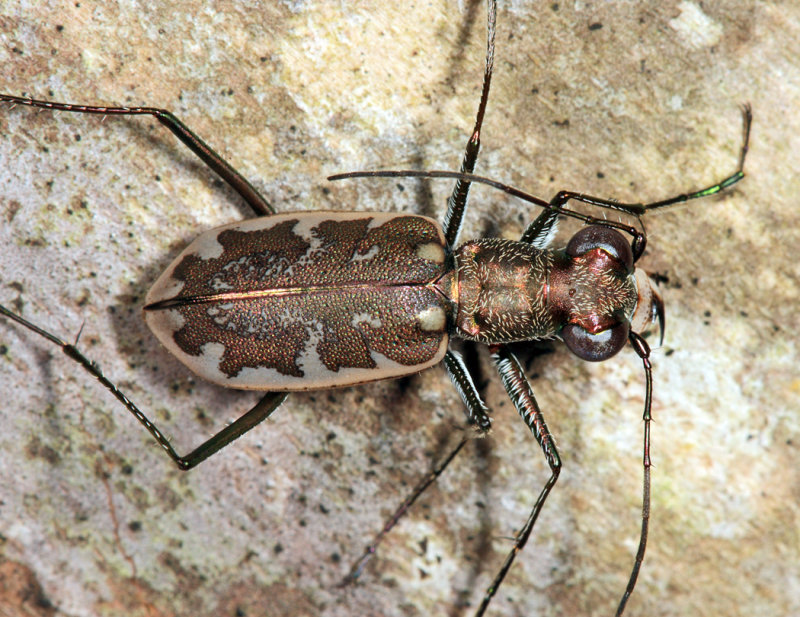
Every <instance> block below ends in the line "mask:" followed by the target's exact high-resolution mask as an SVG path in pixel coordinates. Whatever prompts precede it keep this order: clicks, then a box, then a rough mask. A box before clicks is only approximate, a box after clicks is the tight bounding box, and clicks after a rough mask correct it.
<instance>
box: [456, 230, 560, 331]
mask: <svg viewBox="0 0 800 617" xmlns="http://www.w3.org/2000/svg"><path fill="white" fill-rule="evenodd" d="M455 262H456V275H457V282H456V286H457V287H456V289H457V291H456V293H457V298H455V299H456V300H457V302H458V313H457V316H456V324H455V325H456V332H455V334H456V336H460V337H462V338H466V339H469V340H474V341H480V342H483V343H508V342H513V341H524V340H532V339H540V338H546V337H548V336H552V335H553V334H555V328H556V324H555V322H554V320H553V318H552V316H551V315H550V313H549V312H548V311H547V307H546V302H547V290H546V288H547V273H548V272H549V270H550V267H551V262H552V251H543V250H539V249H536V248H534V247H533V246H531V245H530V244H527V243H523V242H515V241H512V240H503V239H500V238H487V239H482V240H471V241H469V242H466V243H464V244H463V245H461V246H460V247H459V248H458V249H457V250H456V253H455Z"/></svg>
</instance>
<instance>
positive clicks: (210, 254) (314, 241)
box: [145, 211, 444, 304]
mask: <svg viewBox="0 0 800 617" xmlns="http://www.w3.org/2000/svg"><path fill="white" fill-rule="evenodd" d="M406 216H414V217H416V218H420V219H424V220H426V221H428V222H429V223H430V224H431V226H432V228H433V229H435V230H436V231H437V235H438V241H439V242H440V243H442V244H444V235H443V234H442V231H441V228H440V227H439V224H438V223H437V222H436V221H434V220H433V219H431V218H428V217H425V216H419V215H408V214H398V213H392V212H328V211H318V212H285V213H283V214H274V215H271V216H262V217H259V218H254V219H248V220H246V221H239V222H237V223H230V224H228V225H223V226H221V227H216V228H214V229H210V230H208V231H206V232H204V233H202V234H201V235H200V236H198V237H197V238H196V239H195V240H194V241H193V242H192V243H191V244H189V246H187V247H186V248H185V249H184V250H183V251H182V252H181V254H180V255H178V257H177V258H176V259H175V261H173V262H172V264H170V266H169V267H168V268H167V269H166V271H165V272H164V273H163V274H162V275H161V276H160V277H159V278H158V280H157V281H156V282H155V284H154V285H153V287H152V288H151V289H150V292H149V293H148V294H147V298H146V300H145V303H146V304H153V303H155V302H159V301H162V300H168V299H170V298H174V297H175V296H177V295H178V294H179V293H180V291H181V289H182V288H183V286H184V284H183V282H181V281H177V280H175V279H174V278H172V273H173V272H174V271H175V268H176V267H177V265H178V264H180V263H181V262H182V261H183V259H184V258H185V257H186V256H187V255H196V256H197V257H198V258H200V259H216V258H219V257H220V256H221V255H222V252H223V247H222V245H221V244H220V243H219V241H218V237H219V235H220V234H221V233H222V232H224V231H227V230H236V231H241V232H250V231H262V230H265V229H271V228H272V227H274V226H275V225H278V224H280V223H283V222H285V221H288V220H295V221H297V222H296V224H295V225H294V228H293V232H294V233H295V234H297V235H299V236H301V237H302V238H304V239H305V240H306V242H308V243H309V245H310V246H309V249H308V251H307V252H306V254H305V255H304V256H302V257H301V258H300V260H299V261H298V262H297V264H296V265H301V264H306V263H308V261H309V259H310V257H311V255H312V254H313V253H314V252H315V251H318V250H321V248H320V246H321V245H320V240H319V239H318V238H314V237H313V236H312V235H311V230H312V229H313V228H314V227H316V226H318V225H319V224H320V223H321V222H323V221H357V220H361V219H371V220H370V223H369V225H368V226H367V229H374V228H376V227H379V226H380V225H383V224H384V223H386V222H388V221H391V220H393V219H396V218H398V217H406ZM429 244H430V245H432V246H435V245H436V242H431V243H429ZM422 246H428V243H426V244H425V245H422ZM423 250H424V251H426V252H427V251H429V249H427V248H426V249H423ZM430 250H433V249H430ZM438 251H441V253H442V255H443V250H442V249H441V247H438ZM370 255H371V251H370V254H369V255H367V256H361V257H360V258H361V259H366V258H368V257H369V256H370ZM442 258H443V257H442ZM292 265H293V264H291V263H289V262H288V261H287V260H286V259H283V258H279V259H276V263H275V264H274V268H275V270H274V272H278V273H280V274H283V275H285V276H290V275H291V273H292ZM227 267H230V268H233V267H247V268H251V266H250V265H249V264H248V263H247V259H246V258H243V259H241V260H238V262H236V263H231V264H229V265H228V266H227ZM250 271H251V272H252V270H250ZM271 274H272V272H270V273H269V274H268V275H271ZM211 285H212V286H214V287H215V289H216V291H217V293H225V292H227V291H231V290H230V289H229V285H228V284H226V283H224V282H223V281H221V280H219V279H216V280H214V281H213V282H211Z"/></svg>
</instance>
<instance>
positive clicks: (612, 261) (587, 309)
mask: <svg viewBox="0 0 800 617" xmlns="http://www.w3.org/2000/svg"><path fill="white" fill-rule="evenodd" d="M494 15H495V7H494V3H493V2H490V3H489V27H488V31H489V36H488V40H489V43H488V48H487V62H486V71H485V76H484V85H483V91H482V94H481V103H480V106H479V112H478V116H477V119H476V124H475V129H474V131H473V135H472V137H471V138H470V140H469V142H468V145H467V149H466V153H465V156H464V163H463V165H462V171H461V172H458V173H454V172H438V173H426V174H425V175H427V176H429V177H437V176H438V177H451V178H455V179H456V180H457V181H458V182H457V185H456V188H455V189H454V191H453V195H452V196H451V199H450V201H449V204H448V210H447V213H446V215H445V218H444V221H445V222H444V225H443V226H442V227H439V225H438V224H437V223H436V222H435V221H433V220H432V219H429V218H426V217H421V216H416V215H399V214H382V213H341V212H337V213H285V214H276V213H275V212H274V211H273V209H272V207H271V206H270V205H269V204H268V203H267V202H266V201H265V200H264V199H263V198H262V197H261V196H260V195H259V193H258V192H257V191H256V189H254V188H253V187H252V185H250V183H249V182H248V181H247V180H246V179H245V178H244V177H243V176H241V175H240V174H239V173H238V172H236V171H235V170H234V169H233V168H232V167H230V165H229V164H228V163H227V162H225V161H224V160H223V159H222V158H221V157H219V155H217V154H216V153H215V152H214V151H213V150H211V148H210V147H208V146H207V145H206V144H205V143H204V142H203V141H202V140H201V139H200V138H199V137H198V136H197V135H195V134H194V133H193V132H192V131H191V130H190V129H188V127H186V126H185V125H184V124H183V123H182V122H181V121H180V120H179V119H178V118H177V117H175V116H174V115H173V114H172V113H171V112H168V111H166V110H161V109H154V108H122V107H119V108H110V107H92V106H80V105H71V104H59V103H52V102H48V101H41V100H32V99H23V98H20V97H14V96H9V95H2V96H0V100H3V101H6V102H11V103H17V104H24V105H30V106H34V107H41V108H48V109H53V110H62V111H73V112H84V113H95V114H102V115H150V116H153V117H155V118H156V119H157V120H158V121H159V122H161V123H162V124H163V125H165V126H166V127H167V128H169V129H170V130H171V131H172V132H173V133H174V134H175V135H176V136H177V137H178V138H179V139H180V140H181V141H183V142H184V143H185V144H186V145H187V146H188V147H189V148H190V149H191V150H192V152H194V153H195V154H196V155H197V156H199V157H200V159H201V160H203V161H204V162H205V163H206V164H207V165H209V167H211V168H212V169H214V171H216V172H217V173H218V174H219V175H220V176H221V177H222V178H223V179H224V180H225V181H226V182H227V183H228V184H229V185H230V186H231V187H232V188H233V189H234V190H235V191H236V192H237V193H238V194H239V195H241V196H242V197H243V198H244V199H245V201H246V202H247V203H248V204H249V205H250V206H251V207H252V208H253V210H254V211H255V212H256V213H257V214H259V215H262V216H261V217H260V218H256V219H251V220H249V221H245V222H241V223H234V224H231V225H226V226H224V227H221V228H217V229H214V230H210V231H208V232H206V233H204V234H202V235H201V236H200V237H199V238H198V239H197V240H195V241H194V242H193V243H191V244H190V245H189V246H188V247H187V248H186V249H185V250H184V252H183V253H181V254H180V255H179V256H178V258H176V260H175V261H174V262H173V264H172V265H171V266H170V267H169V268H168V269H167V270H166V271H165V272H164V274H163V275H162V276H161V277H160V278H159V279H158V280H157V282H156V283H155V284H154V286H153V288H152V289H151V291H150V293H149V294H148V296H147V299H146V300H145V307H144V310H145V316H146V320H147V323H148V325H149V326H150V327H151V329H152V330H153V332H154V333H155V335H156V336H157V337H158V338H159V339H160V340H161V342H162V343H163V344H164V345H165V346H166V347H167V348H168V349H170V351H172V352H173V353H174V354H175V355H176V356H177V357H178V359H179V360H181V361H182V362H183V363H184V364H186V365H187V366H188V367H189V368H190V369H191V370H193V371H194V372H196V373H197V374H198V375H200V376H202V377H205V378H207V379H209V380H210V381H213V382H215V383H218V384H221V385H224V386H228V387H235V388H242V389H255V390H264V391H267V394H265V395H264V397H263V398H262V399H261V401H260V402H259V403H258V404H257V405H256V406H255V407H254V408H253V409H252V410H250V411H249V412H247V413H246V414H245V415H243V416H242V417H241V418H239V419H238V420H237V421H236V422H234V423H233V424H231V425H230V426H228V427H226V428H225V429H223V430H222V431H220V432H219V433H218V434H217V435H215V436H214V437H212V438H211V439H210V440H208V441H207V442H205V443H203V444H201V445H200V446H199V447H198V448H196V449H195V450H193V451H192V452H191V453H189V454H188V455H186V456H180V455H178V454H177V452H175V450H174V449H173V448H172V445H171V444H170V442H169V440H167V439H166V437H164V435H163V434H162V433H161V432H160V431H159V430H158V428H157V427H155V426H154V425H153V424H152V422H151V421H150V420H149V419H148V418H147V417H146V416H145V415H144V414H143V413H142V412H141V411H140V410H139V409H138V408H137V407H136V406H135V405H134V404H133V403H132V402H131V401H130V400H129V399H128V398H127V397H126V396H125V395H124V394H123V393H122V392H121V391H120V390H119V389H118V388H117V387H116V386H115V385H114V384H113V383H112V382H111V381H109V380H108V379H107V378H106V377H105V376H104V375H103V374H102V373H101V372H100V371H99V369H98V368H97V367H96V365H94V364H93V363H92V362H91V361H90V360H89V359H88V358H87V357H86V356H84V355H83V354H82V353H81V352H80V351H79V350H78V349H77V347H76V346H75V345H72V344H68V343H65V342H63V341H61V340H60V339H59V338H58V337H55V336H54V335H52V334H51V333H49V332H47V331H45V330H43V329H41V328H39V327H38V326H36V325H34V324H32V323H31V322H29V321H27V320H25V319H24V318H22V317H21V316H20V315H17V314H16V313H14V312H12V311H10V310H9V309H7V308H5V307H0V312H1V313H2V314H4V315H5V316H6V317H8V318H10V319H12V320H14V321H16V322H17V323H19V324H21V325H23V326H25V327H27V328H29V329H30V330H32V331H34V332H36V333H37V334H39V335H41V336H43V337H45V338H46V339H48V340H50V341H51V342H53V343H54V344H56V345H59V346H60V347H61V348H62V349H63V351H64V352H65V353H66V354H67V355H68V356H69V357H70V358H72V359H73V360H75V361H77V362H78V363H80V364H81V365H82V366H83V367H84V368H85V369H86V370H87V371H88V372H89V373H91V374H92V375H94V376H95V377H96V378H97V379H98V380H100V381H101V383H103V385H104V386H105V387H107V388H108V389H109V390H110V391H111V392H112V393H113V394H114V395H115V396H116V397H117V398H118V399H119V400H120V401H121V402H122V403H123V404H124V405H125V406H126V407H127V408H128V409H129V410H130V411H131V413H133V414H134V415H135V417H136V418H137V419H138V420H139V421H140V422H141V423H142V424H143V425H144V426H145V427H146V428H147V429H148V431H150V433H151V434H152V435H153V436H154V437H155V439H156V440H157V441H158V442H159V444H160V445H161V446H162V447H163V448H164V450H165V451H166V452H167V453H168V455H169V456H170V457H171V458H172V459H173V460H174V461H175V462H176V464H178V466H179V467H180V468H181V469H190V468H192V467H194V466H196V465H197V464H199V463H200V462H202V461H203V460H205V459H206V458H208V457H209V456H211V455H212V454H213V453H214V452H216V451H218V450H219V449H220V448H222V447H224V446H225V445H227V444H228V443H230V442H231V441H233V440H234V439H236V438H237V437H238V436H240V435H241V434H243V433H244V432H246V431H247V430H249V429H250V428H252V427H253V426H255V425H256V424H258V423H259V422H261V421H262V420H263V419H264V418H266V417H267V416H269V414H270V413H272V411H274V410H275V409H276V408H277V407H278V406H279V405H280V403H281V402H282V401H283V400H284V399H285V397H286V394H285V393H286V392H288V391H294V390H309V389H320V388H330V387H340V386H348V385H354V384H357V383H364V382H367V381H373V380H377V379H386V378H391V377H397V376H402V375H407V374H411V373H415V372H418V371H420V370H423V369H425V368H427V367H429V366H432V365H434V364H436V363H438V362H441V361H444V363H445V366H446V368H447V370H448V373H449V374H450V376H451V378H452V380H453V382H454V383H455V384H456V386H457V388H458V390H459V392H460V394H461V396H462V398H463V399H464V402H465V406H466V410H467V422H468V424H469V425H470V426H472V427H473V428H474V430H475V433H477V434H479V435H483V434H486V433H487V432H488V431H489V429H490V426H491V422H490V419H489V415H488V409H487V407H486V406H485V404H484V403H483V401H482V399H481V396H480V393H479V391H478V388H477V387H476V386H475V384H474V381H473V380H472V378H471V376H470V374H469V371H468V370H467V368H466V366H465V365H464V363H463V361H462V360H461V359H460V357H459V356H458V354H457V353H455V352H453V351H451V350H449V349H448V339H449V337H451V336H455V337H460V338H464V339H467V340H474V341H478V342H482V343H487V344H489V345H490V347H491V350H492V354H493V358H494V360H495V362H496V364H497V367H498V370H499V372H500V376H501V379H502V381H503V384H504V386H505V388H506V390H507V392H508V394H509V397H510V399H511V400H512V402H513V403H514V405H515V407H516V408H517V410H518V411H519V413H520V415H521V416H522V417H523V420H524V421H525V422H526V424H527V425H528V427H529V428H530V429H531V430H532V432H533V433H534V436H535V438H536V439H537V441H538V443H539V445H540V446H541V448H542V450H543V452H544V454H545V456H546V458H547V462H548V464H549V466H550V469H551V476H550V478H549V480H548V482H547V483H546V485H545V486H544V488H543V489H542V492H541V493H540V496H539V498H538V500H537V502H536V504H535V506H534V508H533V510H532V512H531V515H530V517H529V519H528V522H527V523H526V525H525V527H523V529H522V531H521V532H520V533H519V534H518V535H517V538H516V540H515V546H514V548H513V550H512V551H511V552H510V553H509V556H508V558H507V560H506V562H505V564H504V565H503V567H502V568H501V570H500V571H499V573H498V575H497V577H496V578H495V580H494V581H493V583H492V584H491V585H490V587H489V589H488V590H487V592H486V594H485V596H484V599H483V602H482V604H481V606H480V607H479V609H478V614H483V612H484V611H485V610H486V608H487V606H488V604H489V602H490V601H491V598H492V597H493V595H494V594H495V593H496V591H497V588H498V587H499V585H500V583H501V582H502V580H503V578H504V576H505V574H506V572H507V571H508V569H509V568H510V566H511V563H512V562H513V559H514V557H515V556H516V554H517V553H518V552H519V550H520V549H522V547H523V546H524V545H525V543H526V541H527V539H528V537H529V535H530V533H531V531H532V529H533V525H534V523H535V521H536V518H537V516H538V514H539V512H540V510H541V508H542V506H543V505H544V503H545V501H546V499H547V496H548V495H549V493H550V491H551V489H552V488H553V486H554V485H555V483H556V481H557V479H558V474H559V471H560V468H561V462H560V459H559V456H558V452H557V449H556V447H555V444H554V443H553V440H552V437H551V436H550V434H549V432H548V430H547V427H546V424H545V423H544V418H543V416H542V414H541V412H540V411H539V409H538V406H537V404H536V400H535V397H534V396H533V392H532V390H531V388H530V386H529V384H528V382H527V379H526V377H525V375H524V372H523V371H522V369H521V367H520V366H519V363H518V362H517V361H516V358H515V357H514V355H513V354H512V353H511V352H510V351H509V349H508V348H507V346H506V345H507V344H508V343H511V342H514V341H519V340H536V339H542V338H550V337H556V336H558V337H560V338H562V339H563V340H564V341H565V343H566V344H567V346H568V347H569V348H570V350H571V351H573V352H574V353H575V354H576V355H578V356H579V357H581V358H583V359H585V360H591V361H601V360H605V359H608V358H610V357H612V356H613V355H615V354H616V353H617V352H619V351H620V350H621V349H622V347H623V346H624V345H625V344H626V343H627V342H630V343H631V344H632V346H633V348H634V350H635V351H636V353H637V354H638V355H639V356H640V357H641V358H642V361H643V366H644V369H645V375H646V383H647V396H646V401H645V410H644V418H645V421H646V422H645V446H644V467H645V508H644V516H643V528H642V541H641V543H640V550H639V555H637V560H636V562H635V565H634V570H633V573H632V575H631V579H630V583H629V586H628V589H627V590H626V592H625V595H624V596H623V600H622V601H621V604H620V608H619V610H618V614H621V613H622V611H623V610H624V606H625V602H626V600H627V597H628V596H629V595H630V592H631V591H632V589H633V586H634V584H635V581H636V576H637V574H638V568H639V566H640V565H641V559H642V557H643V552H644V546H645V542H646V535H647V511H648V507H649V506H648V502H647V497H648V491H649V446H648V435H649V423H648V422H649V408H650V392H651V372H650V364H649V348H648V346H647V343H646V342H645V341H644V339H643V338H642V337H641V336H640V335H639V332H640V331H642V330H643V329H644V328H645V327H646V326H647V325H648V323H649V322H651V321H653V319H654V318H655V319H659V318H660V319H661V320H662V332H663V308H662V306H661V303H660V300H659V299H658V294H657V291H656V290H655V288H654V287H653V286H652V285H651V284H650V281H649V278H648V277H647V275H646V274H645V273H644V272H643V271H642V270H641V269H637V268H635V263H636V262H637V261H638V259H639V258H640V257H641V255H642V254H643V252H644V248H645V242H646V236H645V234H644V232H643V231H640V230H638V229H637V228H636V227H634V226H630V225H627V224H623V223H617V222H613V221H605V220H599V219H595V218H592V217H588V216H585V215H582V214H580V213H578V212H574V211H572V210H569V209H567V208H566V205H567V203H568V202H570V201H573V200H576V201H579V202H585V203H589V204H593V205H596V206H600V207H604V208H610V209H615V210H620V211H623V212H627V213H630V214H633V215H636V216H639V215H642V214H644V213H645V212H646V211H648V210H652V209H656V208H661V207H665V206H669V205H672V204H675V203H679V202H683V201H687V200H689V199H695V198H700V197H704V196H707V195H709V194H713V193H716V192H718V191H720V190H722V189H724V188H727V187H729V186H731V185H732V184H734V183H735V182H738V181H739V180H740V179H741V178H742V177H743V175H744V174H743V165H744V155H745V153H746V150H747V137H745V145H744V146H743V148H742V155H741V157H740V162H739V166H738V168H737V170H736V171H735V172H734V173H733V174H732V175H730V176H728V177H727V178H725V179H723V180H722V181H720V182H717V183H715V184H713V185H712V186H710V187H708V188H705V189H702V190H700V191H695V192H692V193H689V194H686V195H680V196H677V197H673V198H670V199H667V200H662V201H659V202H654V203H651V204H645V205H641V204H619V203H616V202H613V201H609V200H603V199H598V198H595V197H591V196H586V195H581V194H578V193H573V192H566V191H564V192H560V193H558V195H556V197H555V198H553V199H552V200H550V201H549V202H547V201H543V200H538V199H536V198H534V197H532V196H529V195H526V194H524V193H522V192H521V191H517V190H516V189H512V188H510V187H506V186H504V185H499V183H493V182H492V181H488V180H487V179H485V178H481V177H479V176H474V175H472V173H471V172H472V171H473V169H474V166H475V162H476V160H477V155H478V151H479V148H480V131H481V125H482V120H483V114H484V112H485V108H486V102H487V100H488V92H489V86H490V79H491V74H492V61H493V48H494V45H493V40H494ZM749 126H750V113H749V110H746V112H745V133H746V135H747V134H749ZM353 175H357V174H353ZM374 175H378V174H374ZM396 175H403V176H410V175H415V174H414V173H412V172H397V174H396ZM472 182H482V183H486V184H494V185H496V186H500V188H503V189H504V190H506V191H507V192H509V193H511V194H514V195H516V196H518V197H521V198H524V199H527V200H528V201H530V202H531V203H534V204H536V205H538V206H541V207H542V208H544V211H543V213H542V214H541V215H540V216H539V217H538V218H537V219H536V220H534V222H533V223H531V225H530V226H529V227H528V229H527V230H526V231H525V233H524V234H523V236H522V237H521V238H520V240H519V241H507V240H498V239H480V240H472V241H467V242H465V243H462V244H460V245H459V244H458V243H457V240H458V236H459V230H460V227H461V221H462V218H463V215H464V208H465V206H466V201H467V192H468V188H469V185H470V183H472ZM558 215H564V216H570V217H573V218H577V219H579V220H581V221H583V222H584V223H586V225H587V226H586V227H584V229H582V230H581V231H579V232H578V233H577V234H576V235H575V236H574V237H573V238H572V239H571V240H570V242H569V243H568V244H567V246H566V247H565V248H564V249H561V250H552V249H550V248H549V243H550V241H551V239H552V237H553V234H554V231H555V228H556V222H557V217H558ZM619 231H622V232H625V233H628V234H630V235H631V237H632V240H631V241H630V242H628V241H627V240H626V239H625V238H624V237H623V236H622V235H621V234H620V233H619ZM254 275H255V276H256V278H257V280H256V282H257V283H258V284H253V282H254V281H253V280H252V277H253V276H254ZM498 283H500V284H499V285H498ZM462 443H463V442H462ZM459 448H460V446H459ZM457 451H458V450H456V451H454V453H455V452H457ZM447 460H450V459H449V458H448V459H447ZM425 486H427V484H426V485H425ZM423 488H424V487H423ZM420 492H421V491H420ZM415 494H418V493H416V492H415ZM356 571H360V565H359V567H358V568H357V569H356Z"/></svg>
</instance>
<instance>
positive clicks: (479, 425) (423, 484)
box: [340, 350, 492, 586]
mask: <svg viewBox="0 0 800 617" xmlns="http://www.w3.org/2000/svg"><path fill="white" fill-rule="evenodd" d="M444 365H445V368H446V369H447V372H448V374H449V375H450V379H451V380H452V382H453V384H454V385H455V387H456V390H458V393H459V395H460V396H461V400H463V401H464V405H465V408H466V409H465V414H466V416H467V426H468V427H469V428H470V429H472V431H474V434H473V435H466V436H465V437H463V438H462V439H461V441H459V443H458V445H457V446H456V447H455V448H453V449H452V450H451V451H450V452H449V454H447V456H445V457H444V459H442V461H441V462H439V463H438V464H437V465H435V466H434V467H433V468H432V469H431V470H430V471H429V472H428V473H427V474H425V475H424V476H423V477H422V479H421V480H420V481H419V482H418V483H417V485H416V486H415V487H414V490H413V491H411V493H410V494H409V495H408V497H406V498H405V499H404V500H403V503H401V504H400V506H398V508H397V509H396V510H395V511H394V513H393V514H392V515H391V516H390V517H389V518H388V519H387V521H386V523H385V524H384V526H383V529H381V531H380V532H379V533H378V534H377V535H376V536H375V537H374V538H373V540H372V542H371V543H370V544H369V546H367V547H366V548H365V549H364V552H363V553H362V554H361V557H359V558H358V560H357V561H356V562H355V563H354V564H353V567H352V568H350V572H349V573H348V574H347V576H345V578H344V579H343V580H342V582H341V583H340V586H345V585H349V584H351V583H354V582H355V581H356V580H357V579H358V577H359V576H361V573H362V572H363V571H364V567H365V566H366V565H367V563H368V562H369V560H370V559H372V556H373V555H374V554H375V552H376V551H377V549H378V545H379V544H380V543H381V542H382V541H383V539H384V538H385V537H386V534H388V533H389V531H391V530H392V528H393V527H394V526H395V525H397V523H398V522H399V521H400V519H401V518H402V517H403V516H404V515H405V513H406V512H407V511H408V509H409V508H410V507H411V506H412V505H413V504H414V502H415V501H417V499H419V497H420V495H422V493H424V492H425V490H426V489H427V488H428V487H429V486H430V485H431V484H433V483H434V482H435V481H436V479H437V478H438V477H439V476H440V475H442V473H443V472H444V470H445V469H447V466H448V465H449V464H450V462H451V461H452V460H453V459H454V458H455V457H456V456H457V455H458V453H459V452H461V449H462V448H463V447H464V446H465V445H467V443H468V442H469V441H470V439H471V438H472V437H473V436H477V437H483V436H484V435H486V434H487V433H488V432H489V431H490V430H491V427H492V421H491V418H489V408H488V407H487V406H486V404H485V403H484V402H483V399H482V398H481V395H480V393H479V392H478V388H477V386H476V385H475V381H474V380H473V379H472V376H471V375H470V374H469V370H468V369H467V367H466V365H465V364H464V360H463V359H462V358H461V355H460V354H458V353H456V352H454V351H450V350H448V351H447V353H446V354H445V357H444Z"/></svg>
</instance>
